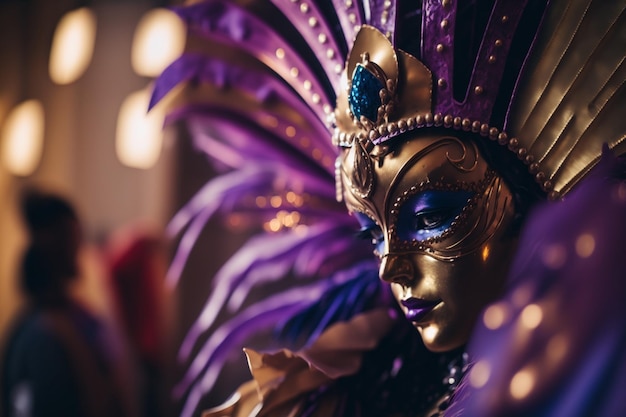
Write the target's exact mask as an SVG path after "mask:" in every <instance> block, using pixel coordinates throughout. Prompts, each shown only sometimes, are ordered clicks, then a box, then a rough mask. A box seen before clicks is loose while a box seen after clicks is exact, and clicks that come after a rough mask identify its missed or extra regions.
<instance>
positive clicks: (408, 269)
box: [378, 253, 417, 287]
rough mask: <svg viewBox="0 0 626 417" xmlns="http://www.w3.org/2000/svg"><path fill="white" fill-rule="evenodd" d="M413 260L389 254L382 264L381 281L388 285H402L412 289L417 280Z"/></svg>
mask: <svg viewBox="0 0 626 417" xmlns="http://www.w3.org/2000/svg"><path fill="white" fill-rule="evenodd" d="M415 273H416V271H415V269H414V268H413V263H412V262H411V260H409V259H407V258H406V257H404V256H398V255H394V254H390V253H387V254H385V255H384V256H383V259H382V262H381V263H380V269H379V271H378V275H379V276H380V279H382V280H383V281H385V282H388V283H390V284H391V283H396V284H400V285H402V286H403V287H410V286H411V285H412V283H413V282H414V281H415V279H416V278H417V277H416V275H415Z"/></svg>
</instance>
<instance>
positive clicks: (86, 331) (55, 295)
mask: <svg viewBox="0 0 626 417" xmlns="http://www.w3.org/2000/svg"><path fill="white" fill-rule="evenodd" d="M21 211H22V215H23V217H24V220H25V224H26V228H27V231H28V235H29V245H28V246H27V248H26V249H25V251H24V255H23V259H22V265H21V277H20V278H21V281H20V286H21V289H22V291H23V293H24V295H25V298H26V306H25V308H24V309H23V311H22V313H21V314H20V315H19V316H18V318H17V319H16V321H15V322H14V324H13V329H12V331H11V333H10V335H9V338H8V339H7V344H6V346H5V347H4V356H3V366H2V369H3V374H2V392H1V394H2V397H3V398H2V407H3V414H4V415H5V416H7V417H18V416H34V417H39V416H65V417H73V416H86V417H100V416H102V417H104V416H127V415H128V412H127V411H126V410H127V405H125V404H124V401H122V398H123V396H122V392H121V391H122V390H121V389H120V387H119V385H118V383H117V380H116V375H115V371H114V367H113V360H114V359H113V355H112V354H111V352H112V351H111V349H110V345H109V340H108V339H107V333H106V329H105V327H104V326H103V325H102V323H101V322H100V321H99V319H97V318H96V317H95V316H94V315H93V314H92V313H91V312H90V311H88V310H87V309H86V308H85V307H84V306H83V305H81V304H79V303H78V302H77V301H76V300H74V299H73V298H72V296H71V295H70V287H71V285H72V283H73V282H75V281H76V279H77V277H79V268H78V254H79V251H80V248H81V245H82V231H81V224H80V221H79V218H78V215H77V214H76V211H75V210H74V208H73V207H72V205H71V204H70V203H69V202H68V201H66V200H65V199H63V198H62V197H60V196H57V195H54V194H50V193H46V192H42V191H38V190H29V191H27V192H26V193H24V196H23V198H22V201H21Z"/></svg>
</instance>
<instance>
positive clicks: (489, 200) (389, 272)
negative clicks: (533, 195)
mask: <svg viewBox="0 0 626 417" xmlns="http://www.w3.org/2000/svg"><path fill="white" fill-rule="evenodd" d="M344 152H345V153H344V155H343V160H342V165H341V175H342V182H343V186H344V197H345V200H346V204H347V206H348V209H349V210H350V211H351V212H352V213H354V214H355V215H356V216H357V217H358V218H359V221H360V222H361V225H362V227H363V229H362V233H364V234H365V235H367V236H368V237H371V238H372V241H373V243H374V245H375V253H376V254H377V255H378V256H379V258H380V259H381V264H380V272H379V274H380V277H381V279H383V280H384V281H386V282H389V283H390V284H391V288H392V292H393V294H394V295H395V297H396V299H397V300H398V302H399V303H400V305H401V308H402V309H403V311H404V312H405V314H406V315H407V318H408V319H409V320H411V321H412V322H413V323H414V325H415V327H416V328H417V329H418V331H419V332H420V334H421V335H422V339H423V341H424V344H425V345H426V347H427V348H429V349H430V350H432V351H447V350H450V349H454V348H456V347H459V346H462V345H463V344H465V343H466V342H467V341H468V339H469V336H470V333H471V331H472V329H473V327H474V324H475V322H476V319H477V317H478V315H479V313H480V311H481V310H482V309H483V308H484V307H485V306H486V305H487V304H488V303H489V302H491V301H493V300H494V299H495V298H496V297H497V296H498V295H499V294H500V293H501V291H502V289H503V286H504V282H505V278H506V273H507V270H508V266H509V262H510V258H511V255H512V254H513V251H514V249H515V242H516V238H515V237H514V236H512V235H511V233H510V226H511V223H512V219H513V217H514V207H513V198H512V195H511V192H510V190H509V189H508V187H507V185H506V184H505V183H504V181H503V180H502V179H501V178H500V177H499V176H498V175H497V174H496V173H495V172H493V171H492V170H491V169H490V168H489V166H488V165H487V162H486V161H485V159H484V158H483V157H482V156H481V154H480V153H479V151H478V149H477V147H476V145H475V143H474V142H473V141H471V140H466V139H459V138H457V137H454V136H449V135H445V134H436V133H432V134H423V133H422V134H421V135H420V136H419V137H412V138H410V140H406V139H404V140H403V139H402V138H399V140H398V143H396V144H393V145H392V146H391V147H390V148H389V149H379V148H378V147H374V148H373V149H372V148H371V146H370V147H369V148H368V147H366V145H363V144H361V143H358V142H355V144H354V146H353V147H352V148H350V149H348V150H345V151H344Z"/></svg>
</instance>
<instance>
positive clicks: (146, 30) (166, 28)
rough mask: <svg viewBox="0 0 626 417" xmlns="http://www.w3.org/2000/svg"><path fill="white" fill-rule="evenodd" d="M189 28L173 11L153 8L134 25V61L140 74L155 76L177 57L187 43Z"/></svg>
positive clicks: (134, 67)
mask: <svg viewBox="0 0 626 417" xmlns="http://www.w3.org/2000/svg"><path fill="white" fill-rule="evenodd" d="M185 38H186V30H185V25H184V24H183V22H182V20H181V19H180V18H179V17H178V16H177V15H176V14H175V13H174V12H172V11H169V10H166V9H154V10H151V11H149V12H148V13H146V14H145V15H144V16H143V17H142V18H141V20H140V21H139V23H138V24H137V29H135V37H134V39H133V49H132V56H131V62H132V65H133V69H134V70H135V72H136V73H137V74H139V75H143V76H146V77H155V76H157V75H159V74H160V73H161V72H162V71H163V70H164V69H165V68H166V67H167V66H168V65H169V64H170V63H172V61H174V60H175V59H176V58H178V57H179V56H180V55H181V54H182V52H183V49H184V47H185Z"/></svg>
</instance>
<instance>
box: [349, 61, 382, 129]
mask: <svg viewBox="0 0 626 417" xmlns="http://www.w3.org/2000/svg"><path fill="white" fill-rule="evenodd" d="M383 88H384V85H383V83H382V82H381V81H380V80H379V79H378V78H376V76H374V74H372V73H371V72H370V71H369V70H368V69H367V68H365V67H364V66H362V65H357V67H356V69H355V71H354V75H353V76H352V88H350V94H349V95H348V102H349V103H350V110H352V114H354V115H355V116H356V118H357V119H360V118H361V116H365V117H367V118H368V119H369V120H371V121H372V122H376V120H377V119H378V108H379V107H380V106H381V104H382V102H381V100H380V95H379V93H380V90H382V89H383Z"/></svg>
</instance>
